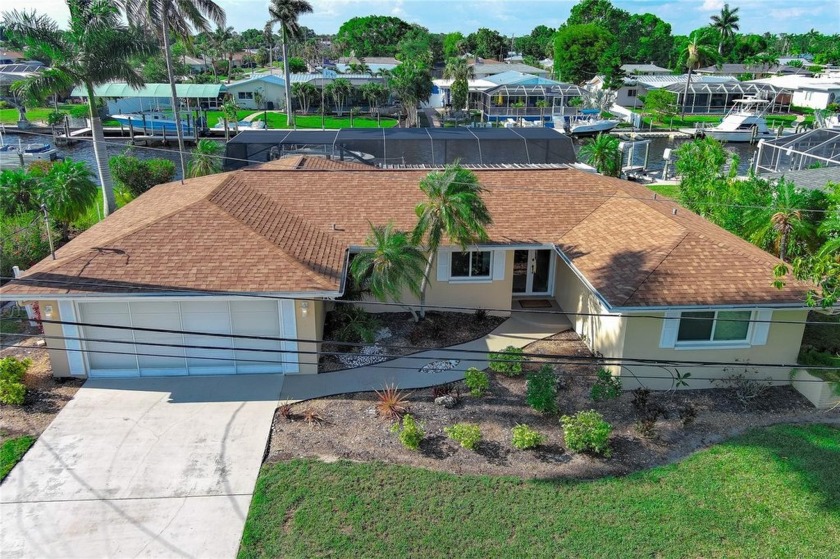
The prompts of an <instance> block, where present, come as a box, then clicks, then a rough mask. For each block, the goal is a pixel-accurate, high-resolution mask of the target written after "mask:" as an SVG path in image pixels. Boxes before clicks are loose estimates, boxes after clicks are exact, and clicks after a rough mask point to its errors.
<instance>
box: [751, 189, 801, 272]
mask: <svg viewBox="0 0 840 559" xmlns="http://www.w3.org/2000/svg"><path fill="white" fill-rule="evenodd" d="M807 206H808V202H807V196H806V195H805V194H804V193H803V192H802V191H800V190H798V189H797V188H796V185H794V184H793V183H792V182H790V181H787V180H784V179H781V180H780V181H779V182H778V183H777V184H776V187H775V188H774V189H773V193H772V197H771V199H770V202H769V203H768V204H767V205H766V206H764V207H761V208H755V209H753V210H752V211H750V212H748V213H747V215H746V216H745V222H744V224H745V226H746V230H747V231H751V232H752V233H751V234H750V241H751V242H753V243H754V244H757V245H759V246H764V247H766V246H767V245H768V244H770V245H772V246H773V247H774V248H776V250H777V251H778V254H779V258H780V259H781V260H786V259H787V256H788V252H789V249H790V245H791V244H792V241H796V240H798V241H803V242H809V241H811V240H813V238H814V233H815V228H814V225H813V223H811V221H810V220H808V218H807V215H806V214H807V212H805V211H803V210H802V208H806V207H807Z"/></svg>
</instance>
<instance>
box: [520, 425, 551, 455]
mask: <svg viewBox="0 0 840 559" xmlns="http://www.w3.org/2000/svg"><path fill="white" fill-rule="evenodd" d="M512 432H513V446H515V447H516V448H518V449H519V450H526V449H529V448H536V447H538V446H540V445H541V444H543V442H545V437H544V436H542V435H540V434H539V433H538V432H537V431H536V429H532V428H531V427H528V426H527V425H524V424H520V425H517V426H516V427H514V428H513V429H512Z"/></svg>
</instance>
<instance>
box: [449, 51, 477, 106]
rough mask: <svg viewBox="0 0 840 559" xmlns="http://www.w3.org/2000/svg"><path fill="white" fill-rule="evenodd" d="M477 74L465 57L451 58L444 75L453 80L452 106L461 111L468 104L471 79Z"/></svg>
mask: <svg viewBox="0 0 840 559" xmlns="http://www.w3.org/2000/svg"><path fill="white" fill-rule="evenodd" d="M474 76H475V71H474V70H473V67H472V66H470V65H469V64H468V63H467V60H466V59H464V58H458V57H456V58H450V59H449V60H447V61H446V67H445V68H444V69H443V77H444V78H446V79H449V80H452V86H451V87H450V91H451V92H452V107H453V109H454V110H456V111H461V110H463V109H464V108H465V107H466V106H467V100H468V98H469V91H470V89H469V80H471V79H472V78H473V77H474Z"/></svg>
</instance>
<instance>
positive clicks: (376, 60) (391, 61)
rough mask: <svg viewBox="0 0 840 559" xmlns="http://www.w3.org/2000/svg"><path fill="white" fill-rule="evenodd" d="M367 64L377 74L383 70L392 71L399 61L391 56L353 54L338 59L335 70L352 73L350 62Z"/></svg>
mask: <svg viewBox="0 0 840 559" xmlns="http://www.w3.org/2000/svg"><path fill="white" fill-rule="evenodd" d="M363 62H364V64H365V65H367V67H368V68H369V69H370V72H371V73H372V74H378V73H380V72H382V71H383V70H385V71H386V72H392V71H393V70H394V68H396V67H397V66H399V65H400V61H399V60H397V59H396V58H393V57H391V56H369V57H367V58H362V59H359V58H356V57H354V56H351V57H347V56H345V57H342V58H339V59H338V62H336V63H335V70H336V71H337V72H340V73H342V74H347V73H352V67H351V64H354V65H355V64H361V63H363Z"/></svg>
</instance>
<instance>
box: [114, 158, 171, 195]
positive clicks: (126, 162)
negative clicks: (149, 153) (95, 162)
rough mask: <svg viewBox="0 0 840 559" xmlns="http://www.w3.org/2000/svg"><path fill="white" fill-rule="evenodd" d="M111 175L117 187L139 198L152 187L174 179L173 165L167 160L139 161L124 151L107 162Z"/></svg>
mask: <svg viewBox="0 0 840 559" xmlns="http://www.w3.org/2000/svg"><path fill="white" fill-rule="evenodd" d="M108 165H109V166H110V167H111V173H113V175H114V179H115V180H116V181H117V184H118V185H119V186H122V187H124V188H125V189H126V190H128V192H129V193H130V194H131V195H132V196H134V197H137V196H140V195H141V194H143V193H144V192H146V191H147V190H149V189H150V188H152V187H153V186H156V185H158V184H162V183H165V182H171V181H172V179H174V178H175V163H173V162H172V161H169V160H168V159H145V160H144V159H139V158H137V157H135V156H133V155H131V152H130V151H126V152H125V153H123V154H122V155H115V156H114V157H112V158H111V159H109V160H108Z"/></svg>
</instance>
